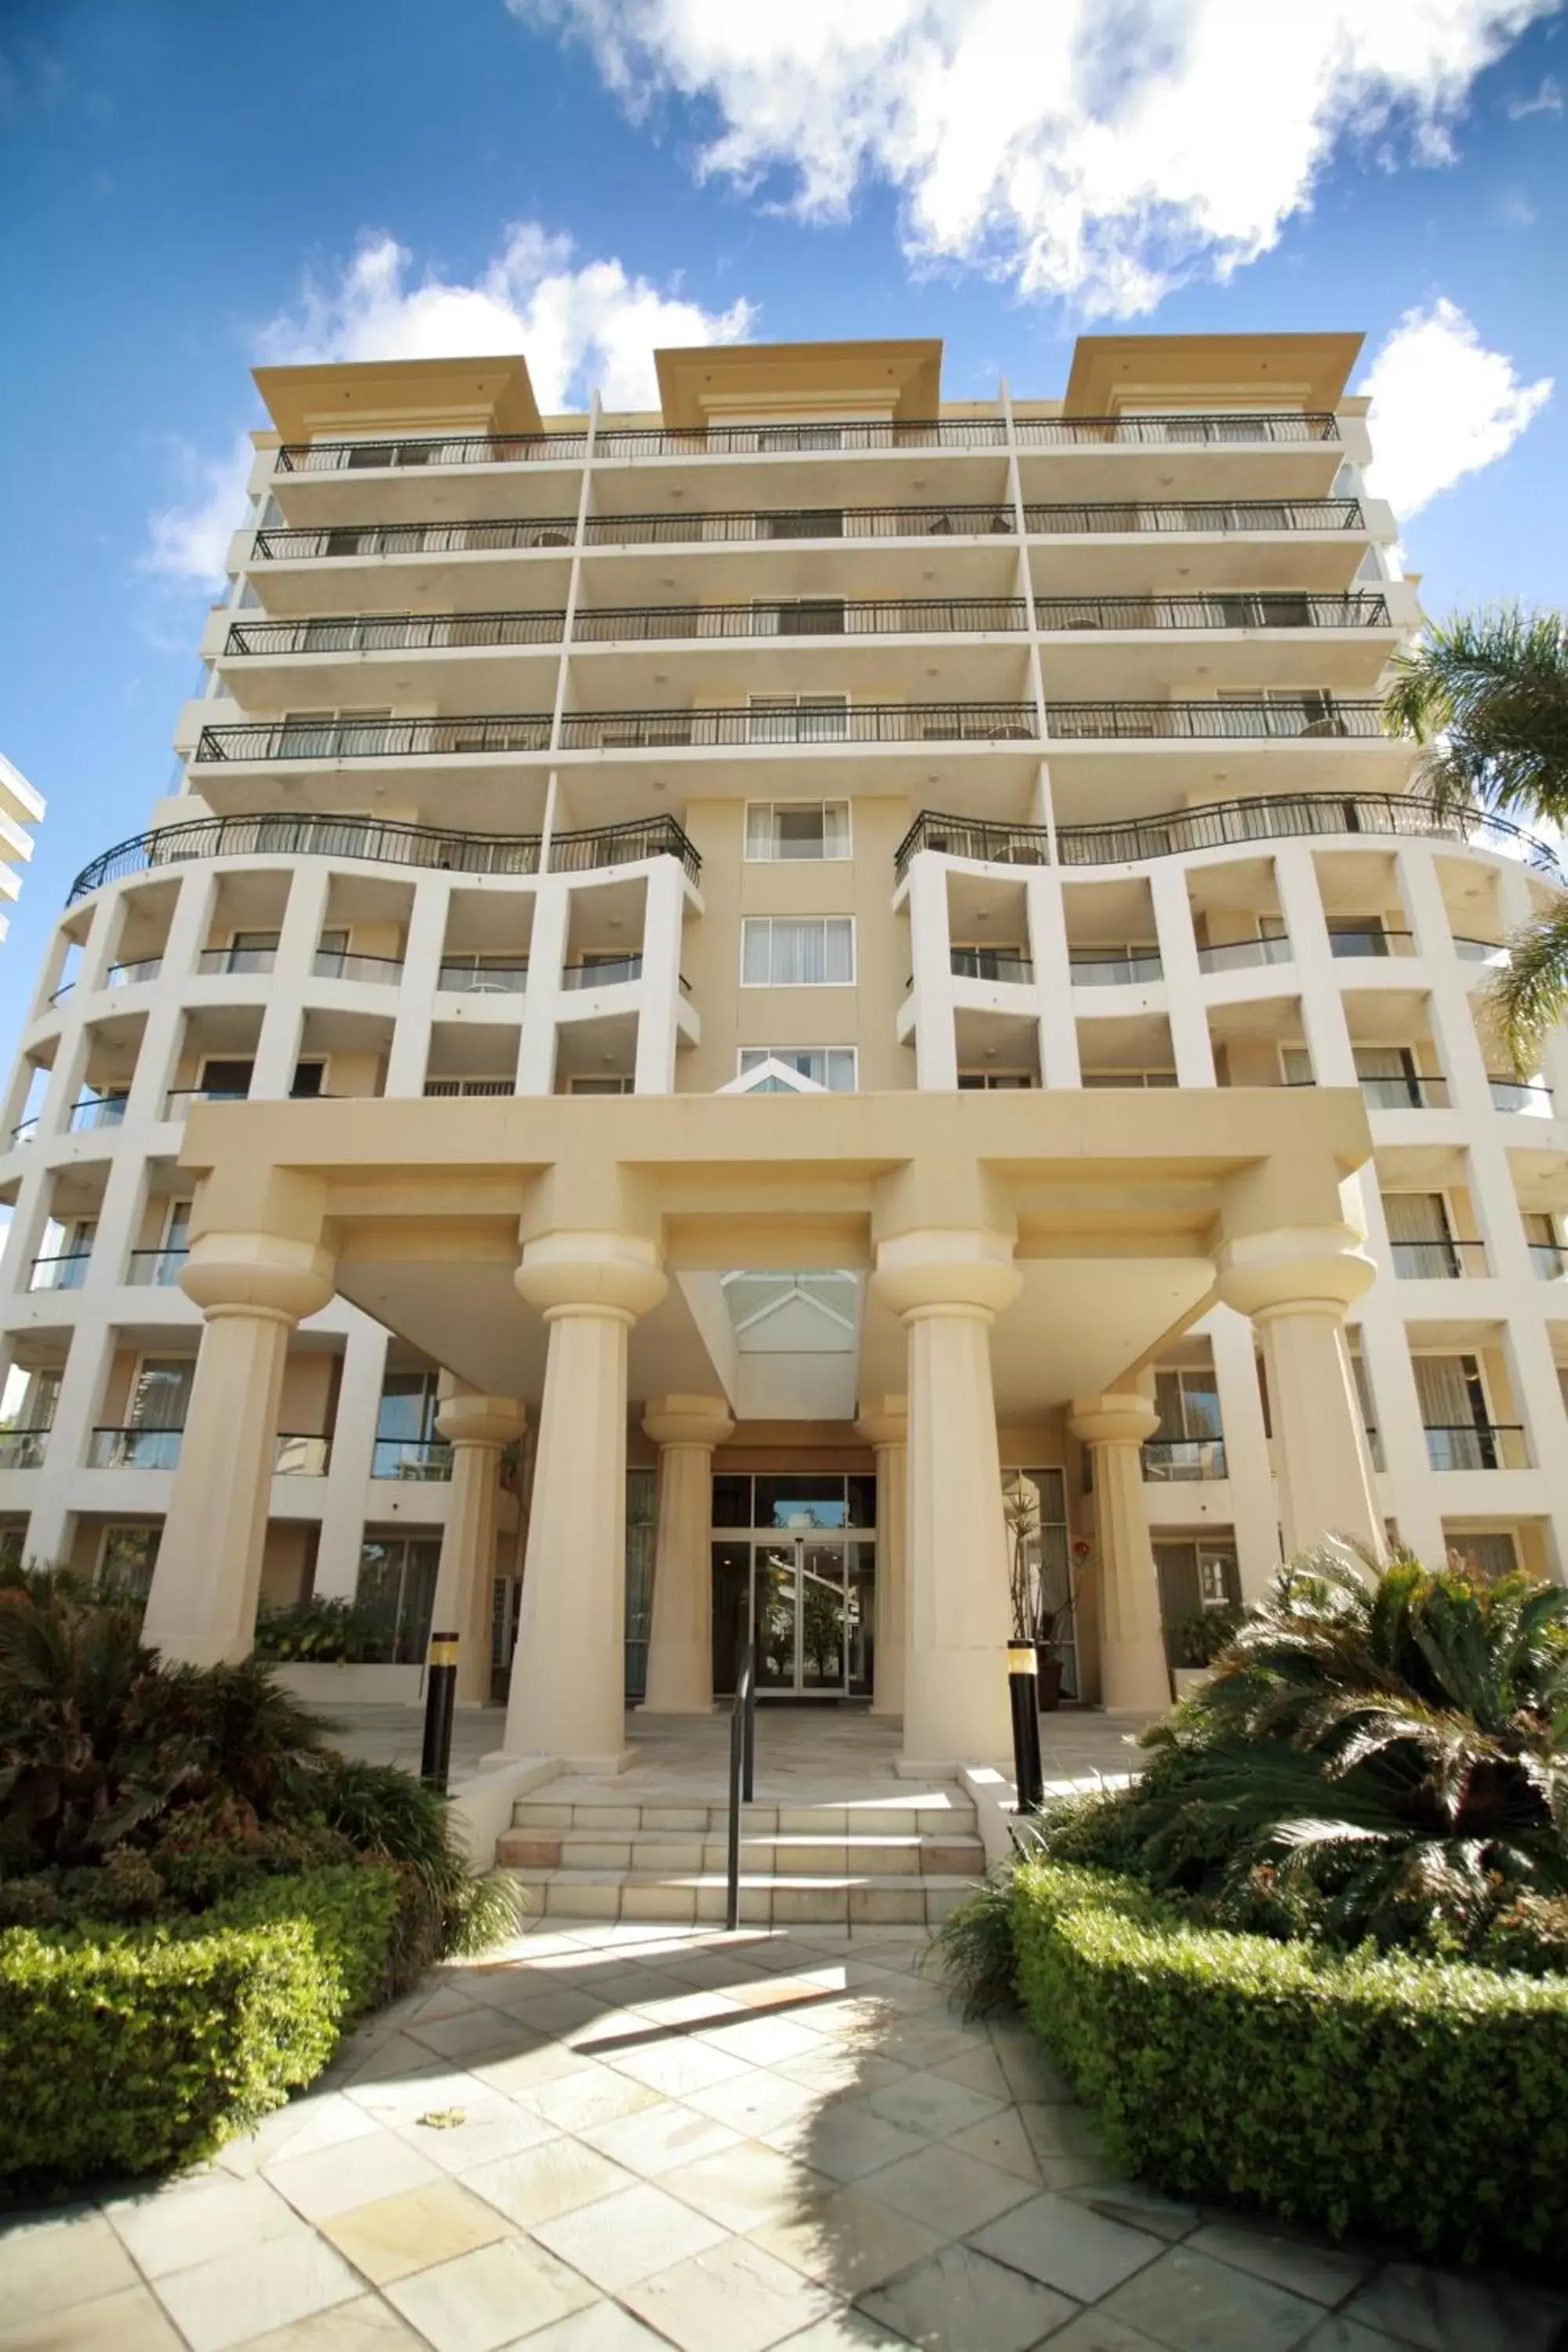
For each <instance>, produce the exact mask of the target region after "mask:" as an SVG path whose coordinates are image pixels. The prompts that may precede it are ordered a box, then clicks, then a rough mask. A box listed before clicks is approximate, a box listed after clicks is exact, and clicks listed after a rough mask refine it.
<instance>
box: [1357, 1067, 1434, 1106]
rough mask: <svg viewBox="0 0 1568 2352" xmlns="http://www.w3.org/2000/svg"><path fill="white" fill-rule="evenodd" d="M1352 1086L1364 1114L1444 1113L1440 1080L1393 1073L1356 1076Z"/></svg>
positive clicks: (1390, 1071) (1378, 1072)
mask: <svg viewBox="0 0 1568 2352" xmlns="http://www.w3.org/2000/svg"><path fill="white" fill-rule="evenodd" d="M1356 1084H1357V1085H1358V1086H1359V1087H1360V1088H1361V1098H1362V1100H1363V1102H1364V1103H1365V1105H1366V1107H1367V1108H1368V1110H1447V1109H1448V1108H1449V1100H1448V1081H1447V1078H1444V1077H1425V1076H1415V1077H1411V1076H1405V1075H1404V1074H1403V1073H1396V1072H1394V1071H1392V1070H1389V1071H1381V1070H1379V1071H1373V1073H1371V1074H1370V1075H1369V1076H1361V1075H1359V1074H1358V1076H1357V1078H1356Z"/></svg>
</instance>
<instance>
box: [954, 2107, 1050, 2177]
mask: <svg viewBox="0 0 1568 2352" xmlns="http://www.w3.org/2000/svg"><path fill="white" fill-rule="evenodd" d="M947 2146H948V2147H951V2148H955V2149H956V2150H957V2152H958V2154H959V2155H960V2156H977V2157H978V2158H980V2161H981V2162H982V2164H994V2166H995V2167H996V2168H997V2170H998V2171H1000V2172H1010V2173H1011V2174H1012V2175H1013V2177H1014V2179H1016V2180H1026V2181H1029V2182H1031V2183H1037V2182H1038V2180H1039V2178H1040V2168H1039V2165H1038V2163H1037V2161H1036V2158H1035V2151H1034V2149H1033V2148H1032V2147H1030V2146H1029V2135H1028V2133H1027V2132H1026V2130H1025V2129H1024V2126H1023V2125H1022V2124H1021V2123H1020V2122H1019V2120H1018V2116H1017V2114H1016V2111H1015V2110H1014V2109H1013V2108H1011V2107H1003V2108H1002V2109H1001V2110H1000V2111H999V2112H998V2113H997V2114H996V2115H994V2116H986V2118H985V2120H984V2123H978V2124H971V2125H970V2126H969V2129H968V2130H967V2131H961V2132H954V2133H953V2135H952V2138H951V2139H950V2140H949V2141H948V2142H947Z"/></svg>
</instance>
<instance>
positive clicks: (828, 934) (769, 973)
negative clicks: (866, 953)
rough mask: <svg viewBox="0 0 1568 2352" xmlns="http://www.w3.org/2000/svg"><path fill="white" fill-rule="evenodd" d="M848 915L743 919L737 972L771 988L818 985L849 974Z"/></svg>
mask: <svg viewBox="0 0 1568 2352" xmlns="http://www.w3.org/2000/svg"><path fill="white" fill-rule="evenodd" d="M851 939H852V931H851V927H850V924H849V922H848V920H847V919H845V918H842V917H837V916H835V917H831V918H829V919H826V920H823V919H807V920H804V921H798V922H796V921H792V920H788V919H779V918H775V919H768V918H766V917H764V918H763V919H753V920H752V921H750V922H748V923H747V925H746V931H745V947H744V951H743V963H742V977H743V978H744V979H745V980H746V981H747V982H751V983H752V985H753V986H754V985H759V984H760V985H762V986H764V987H769V986H771V987H773V988H802V987H812V986H821V985H823V984H825V983H832V982H847V981H848V980H850V979H851V978H852V977H853V971H852V965H853V953H852V949H851Z"/></svg>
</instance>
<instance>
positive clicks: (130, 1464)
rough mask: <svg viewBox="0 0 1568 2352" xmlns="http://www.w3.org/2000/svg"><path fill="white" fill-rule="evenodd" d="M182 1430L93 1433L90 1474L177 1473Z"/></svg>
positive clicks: (99, 1430)
mask: <svg viewBox="0 0 1568 2352" xmlns="http://www.w3.org/2000/svg"><path fill="white" fill-rule="evenodd" d="M182 1437H184V1430H183V1429H95V1430H94V1431H93V1433H92V1436H91V1438H90V1440H89V1444H88V1454H87V1466H88V1468H89V1470H177V1469H178V1468H179V1466H180V1440H181V1438H182Z"/></svg>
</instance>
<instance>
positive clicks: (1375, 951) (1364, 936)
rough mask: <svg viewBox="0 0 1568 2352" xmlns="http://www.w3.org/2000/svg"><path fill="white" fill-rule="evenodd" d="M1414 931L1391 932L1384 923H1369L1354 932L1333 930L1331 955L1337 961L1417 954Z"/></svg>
mask: <svg viewBox="0 0 1568 2352" xmlns="http://www.w3.org/2000/svg"><path fill="white" fill-rule="evenodd" d="M1329 953H1330V954H1331V956H1333V957H1334V958H1335V959H1336V960H1337V961H1341V960H1345V959H1349V960H1351V961H1354V959H1355V958H1356V957H1358V956H1405V955H1413V954H1414V953H1415V932H1414V931H1391V930H1389V929H1386V928H1385V927H1384V925H1383V924H1382V923H1368V924H1367V925H1366V926H1365V927H1364V929H1361V930H1354V931H1340V930H1333V929H1331V930H1330V932H1329Z"/></svg>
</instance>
